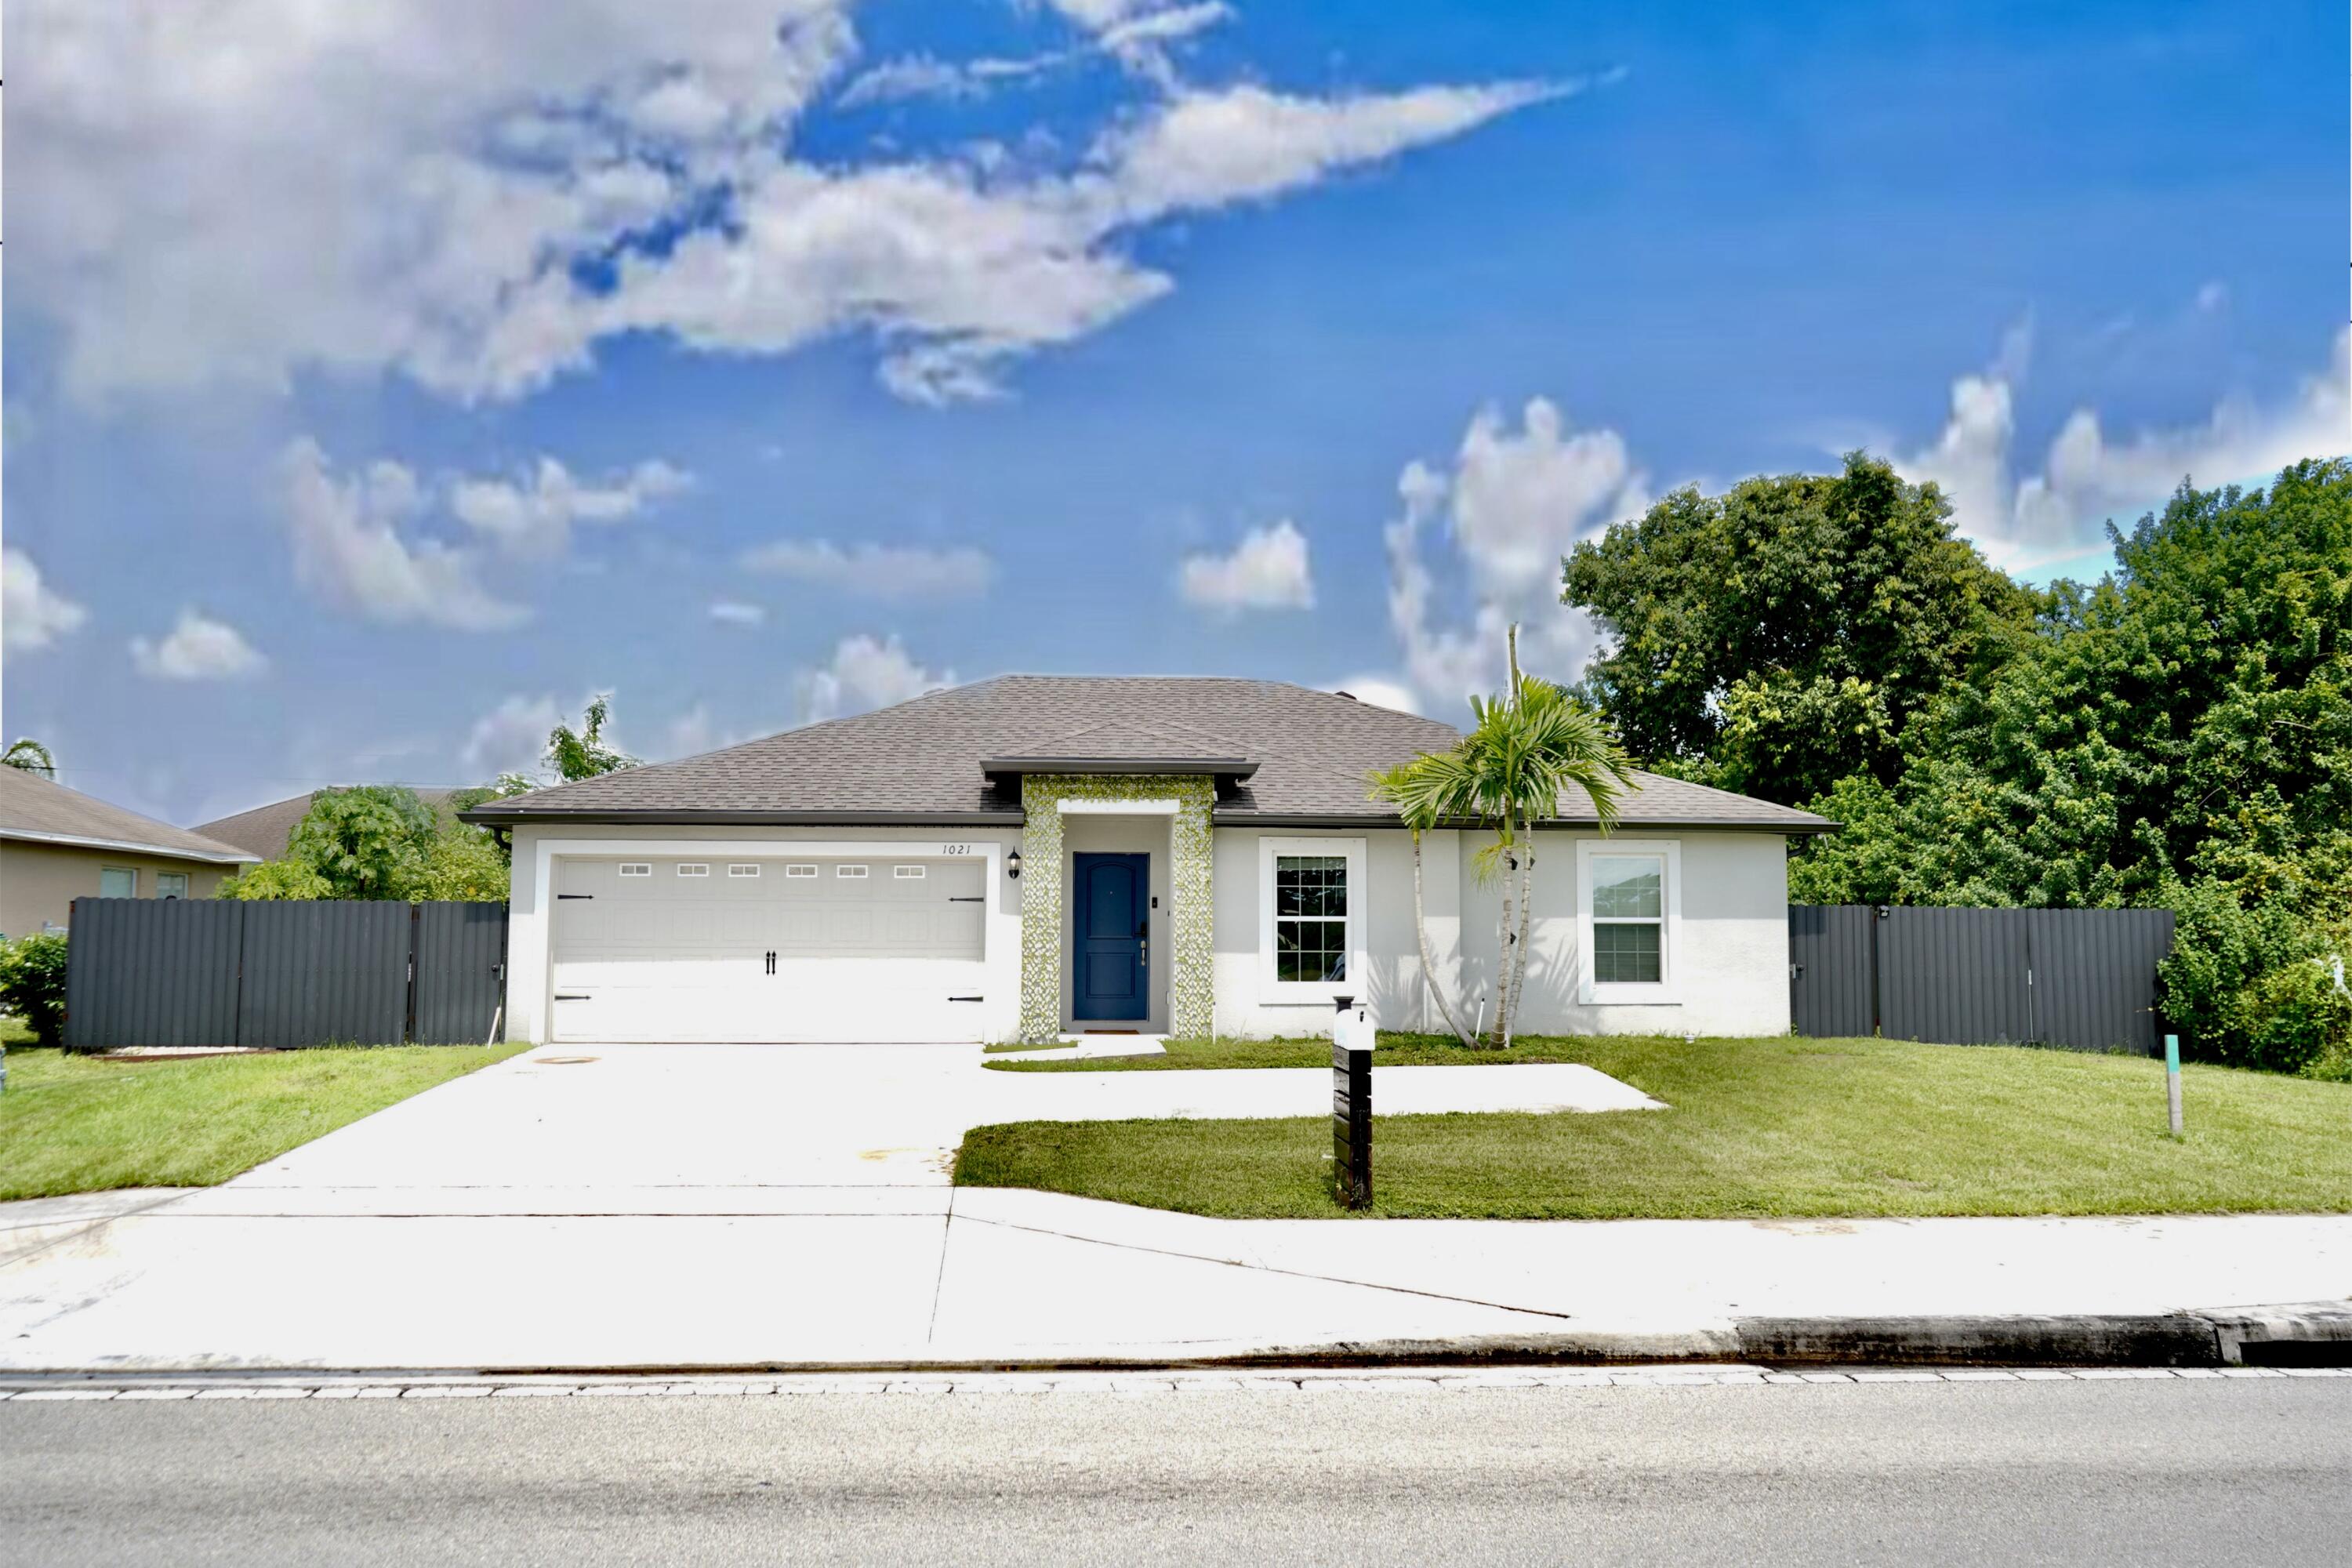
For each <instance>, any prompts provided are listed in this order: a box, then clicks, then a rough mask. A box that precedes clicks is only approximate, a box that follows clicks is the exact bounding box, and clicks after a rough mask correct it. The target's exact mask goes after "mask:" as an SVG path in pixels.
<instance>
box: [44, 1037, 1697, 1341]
mask: <svg viewBox="0 0 2352 1568" xmlns="http://www.w3.org/2000/svg"><path fill="white" fill-rule="evenodd" d="M1329 1084H1330V1079H1329V1077H1328V1074H1324V1073H1319V1072H1317V1071H1315V1070H1312V1069H1296V1070H1277V1071H1246V1072H1150V1073H1105V1074H1091V1073H1089V1074H1032V1073H1000V1072H991V1071H988V1070H986V1069H985V1068H982V1066H981V1058H980V1053H979V1051H978V1050H977V1048H976V1047H969V1046H800V1047H761V1046H681V1045H659V1046H592V1047H542V1048H540V1049H537V1050H532V1051H528V1052H525V1053H524V1054H522V1055H521V1056H519V1057H517V1058H513V1059H512V1060H510V1061H508V1062H504V1063H501V1064H499V1066H497V1067H492V1068H485V1069H483V1070H482V1071H480V1072H478V1073H474V1074H471V1075H469V1076H467V1077H466V1078H462V1079H457V1080H455V1081H453V1082H450V1083H447V1084H445V1085H442V1086H440V1087H438V1088H436V1089H430V1090H428V1091H426V1092H425V1093H424V1094H421V1095H418V1096H416V1097H415V1098H414V1099H411V1100H404V1101H403V1102H401V1103H400V1104H398V1105H395V1106H393V1107H391V1108H390V1109H388V1110H383V1111H380V1112H378V1113H377V1114H375V1115H373V1116H371V1117H368V1118H366V1119H365V1120H363V1121H357V1122H354V1123H352V1125H351V1126H349V1127H345V1128H343V1129H341V1130H340V1131H335V1132H332V1133H330V1134H329V1135H328V1136H326V1137H324V1138H321V1139H320V1140H318V1141H317V1142H312V1143H309V1144H306V1145H304V1146H303V1147H302V1148H299V1149H297V1150H295V1151H293V1152H291V1153H289V1154H287V1155H286V1156H284V1157H283V1158H281V1159H278V1160H275V1161H272V1162H271V1163H268V1164H266V1165H263V1166H260V1167H258V1168H257V1169H255V1170H253V1171H251V1172H248V1173H247V1174H245V1175H243V1176H240V1177H238V1178H237V1179H236V1180H235V1181H232V1182H230V1183H227V1184H225V1185H223V1186H219V1187H215V1188H211V1189H208V1190H203V1191H198V1192H195V1193H193V1194H188V1195H185V1196H182V1197H178V1198H175V1199H172V1200H170V1201H166V1202H162V1203H159V1204H154V1205H151V1206H145V1207H142V1208H139V1209H138V1210H136V1212H132V1213H129V1214H126V1215H122V1216H121V1217H119V1218H115V1219H111V1220H108V1221H105V1222H103V1223H101V1224H100V1225H97V1226H92V1227H90V1228H89V1229H87V1230H84V1231H81V1232H79V1234H76V1235H73V1236H71V1237H69V1238H68V1239H66V1240H63V1241H60V1242H57V1243H54V1244H52V1245H50V1246H48V1247H45V1248H44V1249H42V1250H40V1251H38V1252H36V1253H33V1254H32V1255H30V1256H27V1257H24V1258H18V1259H17V1260H16V1261H14V1262H12V1263H8V1264H6V1265H5V1266H0V1369H34V1368H57V1367H108V1366H118V1367H120V1366H172V1367H196V1366H210V1367H240V1366H257V1365H276V1366H286V1365H293V1366H328V1367H370V1368H418V1367H436V1366H493V1367H524V1366H566V1367H621V1366H644V1365H661V1364H668V1363H678V1364H686V1363H693V1364H700V1365H712V1364H731V1363H743V1364H755V1363H772V1362H776V1361H779V1360H782V1361H793V1362H803V1361H842V1360H857V1359H865V1358H872V1359H876V1360H898V1361H905V1360H915V1359H923V1358H924V1357H926V1356H927V1355H935V1354H938V1353H940V1352H939V1347H940V1345H941V1344H942V1343H943V1342H946V1341H948V1340H955V1341H959V1342H972V1341H973V1340H974V1339H975V1337H977V1338H978V1339H984V1340H986V1341H988V1342H990V1343H992V1344H994V1343H1001V1342H1003V1341H1004V1337H1005V1336H1006V1335H1011V1336H1012V1337H1013V1340H1015V1341H1018V1342H1031V1341H1036V1342H1053V1343H1075V1342H1083V1341H1087V1340H1088V1339H1089V1338H1091V1337H1093V1336H1096V1335H1098V1334H1102V1333H1110V1334H1113V1335H1115V1336H1119V1337H1125V1338H1137V1337H1151V1336H1168V1335H1172V1337H1174V1338H1178V1339H1183V1340H1188V1341H1189V1340H1192V1339H1194V1338H1200V1339H1203V1340H1224V1339H1230V1338H1232V1337H1234V1335H1236V1334H1241V1333H1244V1332H1258V1331H1266V1330H1268V1329H1276V1330H1280V1331H1283V1332H1285V1333H1289V1332H1293V1331H1295V1332H1297V1333H1301V1334H1310V1335H1311V1334H1312V1333H1314V1332H1316V1331H1319V1330H1321V1329H1326V1328H1329V1327H1331V1326H1333V1325H1336V1324H1338V1323H1340V1322H1343V1321H1357V1322H1360V1321H1362V1320H1363V1318H1364V1316H1365V1314H1364V1311H1363V1310H1362V1303H1360V1302H1351V1301H1349V1300H1347V1299H1349V1298H1351V1297H1354V1296H1357V1295H1362V1294H1367V1293H1369V1294H1370V1295H1371V1296H1373V1297H1375V1298H1378V1300H1376V1301H1375V1303H1374V1305H1375V1307H1376V1308H1378V1309H1380V1310H1375V1311H1374V1312H1373V1313H1372V1316H1373V1317H1374V1318H1376V1319H1379V1320H1380V1321H1382V1322H1391V1321H1392V1322H1393V1323H1395V1324H1396V1325H1398V1326H1399V1327H1400V1328H1410V1329H1418V1328H1426V1327H1430V1326H1432V1325H1431V1322H1430V1320H1431V1317H1432V1313H1431V1311H1430V1310H1429V1309H1430V1307H1431V1302H1430V1301H1429V1300H1428V1299H1427V1298H1426V1297H1425V1296H1422V1295H1417V1294H1412V1293H1399V1292H1394V1291H1389V1290H1382V1289H1371V1290H1370V1291H1369V1292H1367V1291H1364V1290H1362V1289H1358V1288H1353V1287H1348V1286H1344V1285H1339V1284H1333V1283H1329V1282H1324V1281H1307V1280H1286V1281H1284V1280H1273V1282H1272V1284H1271V1286H1270V1287H1269V1285H1268V1282H1267V1281H1265V1280H1260V1281H1251V1282H1247V1283H1244V1281H1242V1280H1239V1279H1235V1278H1234V1269H1233V1268H1231V1266H1230V1265H1229V1264H1226V1263H1223V1262H1222V1261H1206V1260H1190V1259H1182V1258H1173V1257H1160V1256H1155V1255H1152V1254H1150V1253H1149V1252H1148V1251H1146V1252H1143V1253H1130V1252H1128V1251H1126V1250H1124V1249H1121V1248H1118V1247H1105V1246H1103V1245H1102V1244H1101V1243H1100V1242H1099V1241H1096V1240H1089V1239H1067V1240H1065V1241H1063V1242H1061V1243H1058V1244H1056V1243H1055V1242H1053V1241H1052V1240H1051V1238H1048V1237H1044V1236H1043V1235H1041V1234H1039V1233H1038V1232H1037V1231H1036V1230H1035V1228H1034V1226H1021V1225H1015V1226H994V1227H992V1228H991V1231H990V1234H988V1235H986V1236H981V1237H973V1238H972V1239H971V1240H970V1241H968V1242H967V1241H966V1240H965V1239H964V1238H963V1237H956V1238H955V1241H956V1245H954V1246H953V1247H950V1227H951V1226H952V1224H953V1219H952V1215H953V1212H954V1209H955V1206H956V1205H955V1199H956V1197H957V1194H955V1193H954V1191H953V1189H952V1188H951V1187H950V1184H949V1162H950V1158H951V1155H952V1152H953V1151H954V1149H955V1146H956V1145H957V1144H958V1143H959V1142H961V1139H962V1137H963V1134H964V1131H966V1130H967V1129H968V1128H970V1127H972V1126H974V1125H978V1124H981V1123H983V1122H989V1121H1015V1120H1027V1119H1049V1120H1099V1119H1106V1118H1123V1117H1135V1116H1277V1115H1312V1114H1317V1113H1318V1112H1320V1111H1322V1110H1325V1109H1326V1108H1328V1105H1329V1094H1330V1088H1329ZM1374 1093H1375V1098H1376V1100H1379V1101H1380V1102H1381V1104H1382V1108H1383V1109H1384V1110H1505V1109H1513V1110H1603V1109H1620V1108H1622V1109H1633V1108H1639V1107H1643V1106H1648V1105H1650V1104H1652V1103H1654V1102H1652V1101H1650V1100H1647V1099H1646V1098H1645V1097H1643V1096H1642V1095H1641V1094H1640V1093H1638V1091H1635V1090H1633V1089H1628V1088H1627V1087H1626V1086H1624V1085H1623V1084H1621V1083H1618V1082H1617V1081H1616V1080H1615V1079H1610V1078H1608V1077H1606V1076H1605V1075H1602V1074H1601V1073H1598V1072H1595V1071H1593V1070H1592V1069H1591V1068H1576V1067H1511V1068H1496V1067H1475V1068H1381V1069H1380V1072H1379V1081H1378V1082H1377V1083H1376V1086H1375V1089H1374ZM973 1195H974V1194H964V1196H965V1197H966V1198H967V1199H969V1198H971V1197H972V1196H973ZM1041 1251H1042V1253H1050V1254H1052V1255H1053V1256H1051V1257H1046V1256H1042V1255H1041ZM951 1255H952V1258H953V1266H952V1267H950V1257H951ZM1203 1270H1205V1271H1206V1272H1205V1273H1203V1272H1202V1271H1203ZM1077 1276H1084V1277H1085V1280H1086V1286H1085V1288H1084V1289H1080V1288H1078V1284H1077V1279H1076V1277H1077ZM1178 1276H1182V1277H1184V1278H1182V1279H1180V1278H1178ZM1268 1279H1269V1280H1272V1279H1273V1277H1271V1276H1269V1277H1268ZM1188 1281H1189V1282H1188ZM1203 1282H1205V1283H1206V1284H1207V1285H1211V1286H1213V1287H1215V1288H1216V1289H1215V1290H1214V1291H1213V1294H1216V1295H1217V1296H1218V1297H1219V1299H1220V1300H1223V1303H1224V1304H1223V1306H1222V1307H1219V1308H1217V1309H1215V1310H1205V1311H1195V1312H1189V1313H1188V1312H1186V1311H1184V1310H1182V1309H1181V1303H1183V1302H1185V1301H1187V1300H1192V1299H1193V1298H1195V1297H1197V1296H1198V1294H1199V1289H1200V1288H1201V1286H1202V1283H1203ZM1269 1288H1270V1290H1271V1296H1272V1297H1273V1298H1278V1299H1279V1300H1272V1299H1265V1298H1267V1297H1268V1295H1269ZM1105 1292H1108V1298H1107V1297H1106V1294H1105ZM1081 1298H1083V1301H1081ZM950 1300H952V1301H954V1302H957V1303H961V1305H960V1306H958V1307H955V1308H953V1309H951V1310H950V1316H951V1317H952V1318H954V1319H955V1321H953V1322H947V1323H943V1322H942V1321H941V1304H942V1302H943V1301H950ZM1391 1309H1393V1310H1391ZM1302 1313H1303V1315H1302ZM1441 1315H1444V1316H1447V1317H1448V1318H1449V1319H1452V1318H1458V1317H1459V1316H1460V1313H1459V1312H1458V1311H1449V1312H1448V1313H1445V1314H1441ZM1473 1316H1474V1317H1475V1318H1476V1319H1477V1320H1478V1321H1479V1322H1480V1323H1481V1324H1482V1325H1484V1326H1486V1327H1488V1328H1493V1327H1496V1326H1497V1325H1501V1324H1507V1323H1508V1322H1511V1321H1525V1320H1523V1319H1522V1317H1521V1315H1520V1314H1517V1313H1513V1312H1509V1311H1506V1310H1498V1309H1488V1308H1483V1307H1481V1308H1478V1309H1476V1310H1475V1312H1474V1313H1473ZM966 1320H969V1323H968V1324H967V1323H966Z"/></svg>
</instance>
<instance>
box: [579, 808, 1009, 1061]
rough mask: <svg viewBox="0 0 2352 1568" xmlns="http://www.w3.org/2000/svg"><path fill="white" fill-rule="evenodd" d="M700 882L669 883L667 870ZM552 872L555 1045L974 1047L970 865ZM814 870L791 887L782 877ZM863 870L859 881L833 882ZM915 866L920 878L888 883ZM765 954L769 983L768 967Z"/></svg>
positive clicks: (977, 936)
mask: <svg viewBox="0 0 2352 1568" xmlns="http://www.w3.org/2000/svg"><path fill="white" fill-rule="evenodd" d="M681 860H683V861H686V862H687V863H689V864H698V865H709V867H710V873H709V876H708V877H707V878H705V877H679V876H678V875H677V866H678V864H679V863H680V861H681ZM621 863H622V862H621V861H620V860H618V859H617V858H616V859H614V860H574V859H571V858H565V859H561V860H559V861H557V863H556V868H555V871H556V874H555V885H556V889H557V890H558V891H559V892H563V893H574V894H585V895H588V896H587V897H581V898H571V899H563V900H559V901H558V902H557V904H556V906H555V909H554V910H553V922H552V923H553V944H554V954H553V957H554V964H553V969H554V975H553V978H554V983H555V984H554V991H555V995H556V1005H555V1009H554V1015H553V1025H552V1028H551V1037H552V1038H555V1039H559V1040H583V1041H586V1040H746V1041H760V1040H876V1041H881V1040H976V1039H978V1038H979V1037H980V1031H981V1009H980V1007H979V1005H977V1003H976V1001H975V1000H973V999H976V998H978V997H979V996H980V995H981V994H982V990H981V987H982V981H983V978H984V967H983V964H982V952H983V946H984V933H985V924H986V921H985V918H984V917H985V909H984V906H983V905H982V903H981V902H980V899H981V897H982V893H983V889H984V887H985V883H986V870H985V866H984V864H983V863H982V862H980V861H977V860H930V861H919V862H918V861H908V860H898V859H889V858H876V859H858V860H847V861H845V860H842V859H841V858H837V857H806V856H795V857H790V858H772V859H770V858H762V859H761V860H760V861H758V862H756V864H758V866H759V868H760V870H759V874H758V875H757V876H740V875H733V876H730V874H729V873H728V869H727V868H728V866H729V865H730V864H736V865H743V864H751V862H744V861H740V860H739V861H735V862H729V861H726V860H722V859H720V858H717V857H698V856H696V855H695V853H694V851H693V850H692V849H691V848H690V847H687V848H682V849H681V850H680V851H679V852H678V853H677V854H676V855H673V856H656V857H652V858H650V860H649V861H648V860H647V859H646V858H639V859H637V860H636V861H635V862H634V863H635V864H638V865H649V866H650V874H648V875H641V876H630V877H623V876H621V875H620V874H619V867H620V865H621ZM793 864H797V865H814V867H815V868H816V871H817V874H816V875H815V876H813V877H811V876H800V877H790V876H787V875H785V868H786V866H787V865H793ZM845 864H847V865H852V866H860V865H862V866H864V867H865V868H866V875H865V876H863V877H856V876H850V877H844V876H840V875H838V874H837V868H839V867H840V866H842V865H845ZM908 865H919V867H920V868H921V873H922V874H921V875H919V876H911V875H908V876H902V875H900V874H898V867H900V866H908ZM771 952H772V953H774V954H775V962H774V965H773V973H770V964H769V961H768V954H769V953H771Z"/></svg>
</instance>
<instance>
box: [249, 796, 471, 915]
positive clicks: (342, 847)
mask: <svg viewBox="0 0 2352 1568" xmlns="http://www.w3.org/2000/svg"><path fill="white" fill-rule="evenodd" d="M492 793H493V792H492V791H489V790H484V791H480V792H478V794H476V792H464V793H461V795H459V796H458V797H457V800H454V801H453V802H452V803H451V805H450V807H449V808H448V809H447V810H445V811H436V810H434V809H433V808H432V807H431V806H428V805H425V802H424V801H423V800H421V799H420V798H418V796H417V795H416V792H415V791H414V790H410V789H404V788H403V787H401V786H399V785H397V784H368V785H363V786H361V787H359V788H355V789H331V790H321V791H320V792H319V794H318V795H316V796H315V797H313V798H312V800H311V802H310V810H309V812H307V813H306V814H305V815H304V816H303V818H302V820H301V821H300V822H299V823H298V824H297V825H296V826H295V828H294V832H293V835H292V837H290V838H289V840H288V843H287V847H286V853H285V855H284V856H283V857H282V858H278V859H276V860H268V861H264V862H263V863H262V864H260V865H258V866H254V867H250V868H247V870H246V871H245V872H244V873H243V874H242V875H240V876H237V877H235V878H232V879H229V880H228V881H226V882H224V883H222V884H221V889H220V894H221V897H223V898H230V899H410V900H416V899H457V900H470V901H494V900H499V899H503V898H505V897H506V896H507V858H506V855H505V853H504V852H503V851H502V849H501V848H500V847H499V844H498V843H497V841H496V840H495V839H493V838H492V837H491V836H490V835H489V833H488V832H487V831H486V830H484V829H482V828H479V827H475V826H471V825H469V824H467V823H462V822H459V821H457V819H456V817H455V816H454V812H455V811H456V810H457V809H460V803H461V802H462V803H463V804H467V805H470V804H473V800H472V799H468V798H467V796H468V795H473V796H474V798H476V799H479V798H488V796H489V795H491V794H492Z"/></svg>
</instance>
